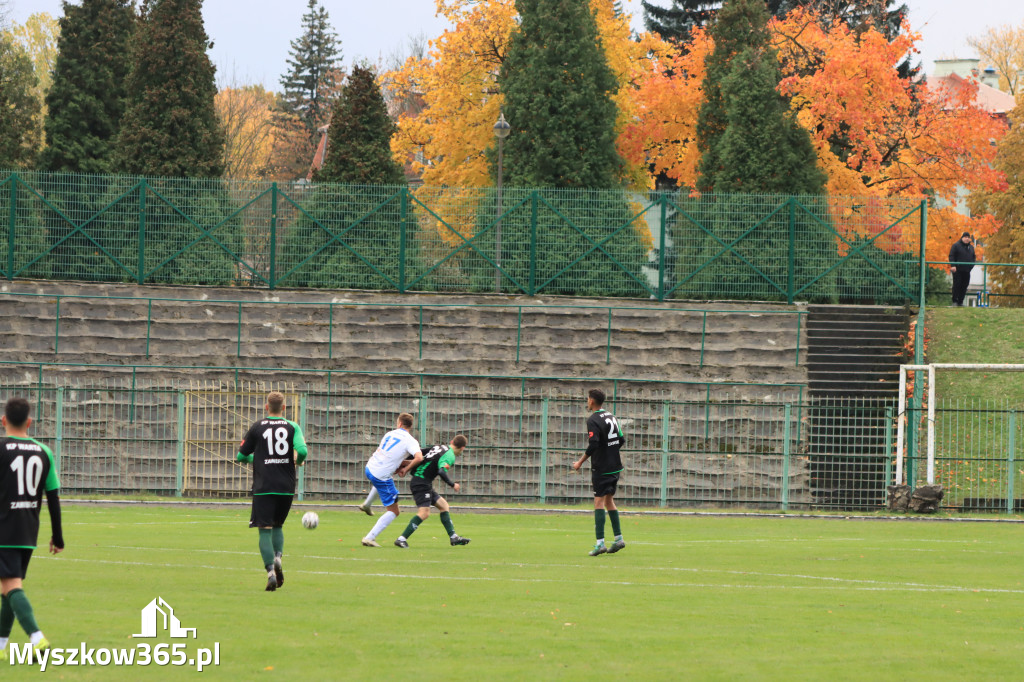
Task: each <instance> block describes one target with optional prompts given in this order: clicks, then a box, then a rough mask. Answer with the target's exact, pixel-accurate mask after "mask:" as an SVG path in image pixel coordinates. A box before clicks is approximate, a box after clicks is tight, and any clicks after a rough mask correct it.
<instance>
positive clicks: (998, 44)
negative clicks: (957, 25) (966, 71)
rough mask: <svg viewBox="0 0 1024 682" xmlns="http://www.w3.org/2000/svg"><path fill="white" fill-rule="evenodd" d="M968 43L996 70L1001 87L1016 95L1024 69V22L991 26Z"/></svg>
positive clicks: (987, 64) (984, 61) (971, 38)
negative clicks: (1017, 24)
mask: <svg viewBox="0 0 1024 682" xmlns="http://www.w3.org/2000/svg"><path fill="white" fill-rule="evenodd" d="M967 44H968V45H970V46H971V47H973V48H974V49H975V50H977V51H978V54H979V55H981V58H982V61H983V64H984V65H985V66H991V67H992V68H994V69H995V70H996V73H997V74H999V86H1000V88H1002V89H1004V90H1006V91H1007V92H1009V93H1010V94H1011V95H1015V94H1016V93H1017V92H1018V89H1019V87H1020V77H1021V72H1022V71H1024V24H1021V25H1020V26H1011V25H1010V24H1003V25H1002V26H996V27H993V28H990V29H988V31H986V32H985V33H983V34H982V35H979V36H972V37H970V38H968V39H967Z"/></svg>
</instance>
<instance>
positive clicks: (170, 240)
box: [0, 172, 924, 303]
mask: <svg viewBox="0 0 1024 682" xmlns="http://www.w3.org/2000/svg"><path fill="white" fill-rule="evenodd" d="M923 221H924V214H923V209H922V207H921V204H920V203H919V202H917V203H915V202H912V201H909V200H906V199H888V198H887V199H884V200H882V199H864V198H851V197H781V196H758V195H719V196H713V195H704V196H699V197H698V196H690V195H688V194H685V193H678V194H671V195H670V194H658V193H650V194H643V193H630V192H626V191H620V190H603V191H597V190H558V189H542V190H541V189H529V188H503V189H502V190H501V191H500V192H499V191H498V190H497V189H496V188H448V187H420V188H417V189H416V190H410V189H408V188H406V187H402V186H356V185H332V184H323V183H316V184H309V183H304V184H300V183H291V184H282V185H278V184H276V183H265V182H250V181H240V180H239V181H236V180H220V179H168V178H132V177H119V176H87V175H73V174H59V173H43V172H33V173H21V174H13V173H5V174H2V175H0V222H2V223H3V228H2V229H3V230H4V232H3V234H2V236H4V237H6V240H5V243H6V245H7V250H8V257H7V259H6V262H5V263H4V264H3V271H4V273H5V274H6V276H7V277H8V278H9V279H10V278H14V277H16V276H18V277H43V278H53V279H85V280H98V281H137V282H140V283H141V282H154V283H167V284H210V285H214V284H221V285H224V284H232V285H243V286H246V285H247V286H261V287H262V286H267V287H276V286H285V287H324V288H358V289H385V290H397V291H402V292H404V291H408V290H412V291H465V292H503V293H517V294H518V293H525V294H530V295H533V294H538V293H545V294H566V295H576V296H628V297H643V298H647V297H652V296H653V297H654V298H657V299H660V300H663V299H665V298H684V297H688V298H695V297H696V298H713V299H721V298H728V299H747V300H786V301H793V300H810V301H835V300H841V301H872V302H876V303H894V302H900V301H903V300H904V299H906V298H916V296H917V294H918V293H919V292H918V289H917V283H918V278H919V276H920V272H919V269H915V268H913V267H907V263H908V262H909V263H914V262H919V260H918V259H919V258H920V253H919V251H920V228H921V225H922V223H923Z"/></svg>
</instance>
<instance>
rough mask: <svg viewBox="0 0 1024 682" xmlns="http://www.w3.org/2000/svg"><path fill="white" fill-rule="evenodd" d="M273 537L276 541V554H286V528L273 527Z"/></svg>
mask: <svg viewBox="0 0 1024 682" xmlns="http://www.w3.org/2000/svg"><path fill="white" fill-rule="evenodd" d="M271 539H272V540H273V543H274V554H276V555H279V554H284V529H283V528H273V529H271Z"/></svg>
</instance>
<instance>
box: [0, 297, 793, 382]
mask: <svg viewBox="0 0 1024 682" xmlns="http://www.w3.org/2000/svg"><path fill="white" fill-rule="evenodd" d="M0 292H4V293H5V295H4V296H3V297H0V329H2V330H4V331H0V344H2V345H3V347H4V348H6V349H7V350H8V352H9V357H15V358H17V359H19V360H21V361H23V362H27V363H33V362H64V363H71V362H77V363H89V364H93V365H97V364H114V365H136V364H156V365H172V366H178V367H192V366H200V367H201V366H223V367H231V366H244V367H254V366H266V367H273V368H276V369H285V368H293V369H310V370H317V369H319V370H336V369H346V370H358V371H381V370H386V369H393V368H394V367H396V366H399V367H401V368H404V369H408V370H410V371H425V372H436V373H443V374H458V373H465V374H491V373H500V374H507V375H510V376H514V375H529V376H554V375H559V374H564V375H566V376H581V377H582V376H617V377H622V378H642V379H650V380H655V379H660V380H683V381H689V380H695V379H717V380H727V381H764V382H767V383H780V382H788V383H803V382H804V381H805V380H806V371H805V370H804V369H803V367H802V365H803V363H804V362H805V361H806V359H807V351H806V338H805V337H806V322H807V320H806V309H805V308H803V307H791V306H782V305H772V304H732V303H711V304H704V305H701V304H693V305H689V306H687V304H680V303H678V302H675V303H669V304H665V303H658V302H648V301H643V300H639V301H638V300H632V299H628V300H627V299H621V300H594V299H575V298H573V299H570V298H556V297H535V298H529V297H513V296H449V295H443V294H442V295H427V294H412V295H405V296H402V295H397V294H383V293H377V292H348V291H345V292H320V291H274V292H268V291H261V290H249V289H234V288H222V289H209V288H189V287H151V286H146V287H135V286H130V285H94V284H72V283H54V282H21V281H19V282H15V283H13V284H12V283H5V284H2V285H0ZM19 293H20V294H24V295H22V296H18V294H19ZM28 294H37V295H38V296H29V295H28ZM83 294H84V295H89V296H93V297H92V298H66V297H67V296H69V295H70V296H75V295H79V296H81V295H83ZM102 296H131V297H134V298H117V299H104V298H98V297H102ZM58 297H63V298H60V300H59V314H58ZM178 297H181V298H184V299H191V300H184V301H170V300H159V299H162V298H178ZM237 301H241V303H239V302H237ZM492 303H493V305H492ZM499 306H501V307H499ZM539 306H543V307H539ZM571 306H584V307H576V308H573V307H571ZM752 306H756V308H757V310H755V311H753V312H751V311H750V308H751V307H752ZM609 308H612V310H611V334H610V337H609V333H608V332H609ZM26 311H29V314H27V312H26ZM239 311H241V327H240V325H239V318H240V312H239ZM58 329H59V338H58V337H57V331H58ZM8 330H9V331H8ZM5 332H6V333H5ZM801 337H804V338H801ZM147 351H148V355H147ZM517 355H518V362H517V361H516V359H517ZM798 361H799V362H798ZM275 374H276V375H279V374H280V372H275Z"/></svg>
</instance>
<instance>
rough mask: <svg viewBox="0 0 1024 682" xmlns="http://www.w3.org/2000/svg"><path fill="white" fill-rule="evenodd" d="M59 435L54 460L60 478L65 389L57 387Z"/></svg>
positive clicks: (56, 439)
mask: <svg viewBox="0 0 1024 682" xmlns="http://www.w3.org/2000/svg"><path fill="white" fill-rule="evenodd" d="M56 421H57V435H56V436H54V439H53V459H54V463H53V464H54V466H55V467H56V468H57V476H60V458H61V451H62V450H63V443H64V387H63V386H58V387H57V420H56Z"/></svg>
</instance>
